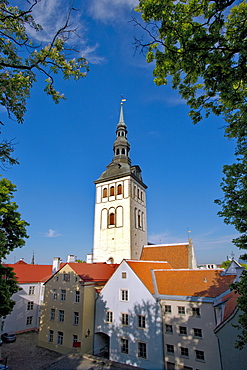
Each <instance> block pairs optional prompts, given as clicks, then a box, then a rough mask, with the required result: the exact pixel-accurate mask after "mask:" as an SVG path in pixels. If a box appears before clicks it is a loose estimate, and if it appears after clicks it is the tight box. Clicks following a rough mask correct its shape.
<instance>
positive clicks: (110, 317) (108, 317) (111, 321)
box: [105, 310, 113, 324]
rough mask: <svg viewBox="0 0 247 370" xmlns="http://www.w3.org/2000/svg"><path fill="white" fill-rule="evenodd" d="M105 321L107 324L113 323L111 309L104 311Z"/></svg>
mask: <svg viewBox="0 0 247 370" xmlns="http://www.w3.org/2000/svg"><path fill="white" fill-rule="evenodd" d="M105 322H106V323H108V324H112V323H113V311H109V310H108V311H106V318H105Z"/></svg>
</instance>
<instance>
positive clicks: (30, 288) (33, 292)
mask: <svg viewBox="0 0 247 370" xmlns="http://www.w3.org/2000/svg"><path fill="white" fill-rule="evenodd" d="M34 294H35V285H30V287H29V295H34Z"/></svg>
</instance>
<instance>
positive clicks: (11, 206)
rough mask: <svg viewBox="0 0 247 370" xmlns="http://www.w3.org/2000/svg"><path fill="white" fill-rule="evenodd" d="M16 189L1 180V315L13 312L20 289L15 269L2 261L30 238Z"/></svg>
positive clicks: (8, 182) (4, 180)
mask: <svg viewBox="0 0 247 370" xmlns="http://www.w3.org/2000/svg"><path fill="white" fill-rule="evenodd" d="M15 191H16V186H15V185H14V184H12V183H11V182H10V181H9V180H7V179H4V178H3V179H1V180H0V302H1V305H0V317H1V316H5V315H7V314H8V313H10V312H11V310H12V308H13V306H14V302H13V301H12V300H11V296H12V295H13V294H14V293H15V292H17V291H18V289H19V288H18V285H17V283H16V280H15V277H14V276H15V275H14V273H13V270H12V269H11V268H10V267H6V266H2V265H1V261H2V259H4V258H6V256H7V255H8V254H9V253H10V252H12V251H13V250H14V249H15V248H18V247H22V246H23V245H24V244H25V239H26V238H28V235H27V232H26V227H27V226H28V223H27V222H26V221H24V220H22V219H21V214H20V213H19V212H18V211H17V209H18V206H17V204H16V203H15V202H13V201H12V199H13V198H14V195H13V194H14V192H15Z"/></svg>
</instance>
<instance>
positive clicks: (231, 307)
mask: <svg viewBox="0 0 247 370" xmlns="http://www.w3.org/2000/svg"><path fill="white" fill-rule="evenodd" d="M238 297H239V294H236V293H235V292H231V293H229V294H227V295H226V296H224V297H223V298H222V301H225V300H227V301H226V305H225V310H224V317H223V320H222V322H224V321H225V320H227V319H228V318H229V317H230V316H231V315H232V313H233V312H234V311H235V309H236V307H237V299H238Z"/></svg>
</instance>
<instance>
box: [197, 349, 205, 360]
mask: <svg viewBox="0 0 247 370" xmlns="http://www.w3.org/2000/svg"><path fill="white" fill-rule="evenodd" d="M196 360H200V361H205V356H204V351H198V350H196Z"/></svg>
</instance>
